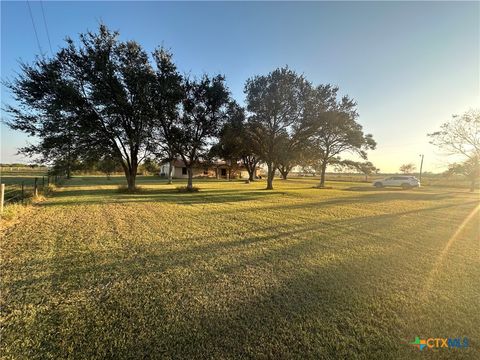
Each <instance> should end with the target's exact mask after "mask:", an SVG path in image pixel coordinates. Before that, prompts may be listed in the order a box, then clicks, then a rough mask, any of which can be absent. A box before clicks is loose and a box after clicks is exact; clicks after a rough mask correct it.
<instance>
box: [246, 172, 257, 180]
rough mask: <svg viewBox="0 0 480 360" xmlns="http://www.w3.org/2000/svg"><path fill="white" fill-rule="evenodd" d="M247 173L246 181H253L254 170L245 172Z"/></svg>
mask: <svg viewBox="0 0 480 360" xmlns="http://www.w3.org/2000/svg"><path fill="white" fill-rule="evenodd" d="M247 171H248V181H255V176H254V173H255V170H247Z"/></svg>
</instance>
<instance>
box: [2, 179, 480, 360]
mask: <svg viewBox="0 0 480 360" xmlns="http://www.w3.org/2000/svg"><path fill="white" fill-rule="evenodd" d="M316 181H317V180H311V179H291V180H287V181H280V180H278V181H277V180H276V181H275V190H274V191H272V192H269V191H265V190H263V189H264V187H265V183H263V182H255V183H251V184H245V183H243V182H240V181H239V182H235V181H232V182H228V181H198V182H196V184H195V185H197V186H198V187H199V188H200V191H199V192H198V193H178V191H177V190H176V187H177V186H179V185H184V182H180V181H177V182H175V183H174V184H172V185H167V184H166V183H165V182H162V181H160V180H159V179H158V178H154V177H144V178H140V179H139V183H138V185H139V186H141V189H142V191H141V192H139V193H137V194H124V193H119V192H118V186H119V184H121V183H122V182H123V179H122V178H120V177H119V178H116V177H114V178H112V180H105V179H104V178H101V177H85V178H74V179H72V180H70V181H69V182H67V184H66V186H64V187H63V188H60V189H59V190H58V191H57V192H56V193H55V194H54V196H53V197H51V198H49V199H48V200H47V201H46V202H43V203H41V204H38V205H36V206H35V209H34V213H33V214H29V216H28V217H26V218H23V219H22V223H21V226H18V225H17V226H16V227H13V228H11V229H10V230H9V232H8V233H7V234H6V236H5V237H4V238H3V240H2V269H1V273H2V303H1V305H2V327H3V333H2V341H1V346H2V350H1V354H2V356H4V357H6V358H29V359H31V358H39V359H45V358H68V357H75V358H85V359H91V358H142V357H143V358H161V357H173V358H181V359H190V358H242V357H243V358H275V359H278V358H378V359H380V358H382V359H384V358H395V359H397V358H405V359H410V358H412V357H414V356H418V355H419V354H418V353H417V352H418V350H417V349H415V348H413V347H412V346H410V345H408V343H409V342H410V341H413V340H414V338H415V336H420V337H459V336H461V337H463V336H466V337H468V338H469V340H470V345H471V346H470V348H469V349H466V350H456V351H455V350H451V349H443V350H442V351H439V352H437V353H435V358H442V357H443V358H449V357H451V356H452V352H455V354H454V355H455V356H457V357H459V358H461V357H465V358H474V357H475V356H476V355H478V346H479V342H478V339H479V338H480V331H479V326H478V324H479V323H480V315H479V314H480V305H479V303H480V302H479V300H480V299H479V291H478V279H479V276H480V264H479V258H480V256H479V255H480V249H479V238H478V236H479V218H478V216H473V217H471V219H470V220H469V221H468V222H466V223H464V224H463V226H462V229H461V230H460V231H458V233H456V231H457V229H458V227H459V226H460V225H461V224H462V222H464V220H465V218H466V217H467V216H468V215H469V214H470V213H471V212H472V210H473V209H474V208H475V207H476V206H478V204H479V199H478V194H469V193H468V192H466V191H461V190H451V189H429V188H421V189H417V190H411V191H403V190H397V189H382V190H375V189H374V188H372V187H371V186H368V185H366V184H364V185H362V184H358V183H357V184H356V183H344V182H342V183H329V184H328V185H330V186H332V187H333V189H330V190H319V189H314V188H313V186H314V185H315V184H316ZM453 235H455V241H452V242H451V243H450V244H449V245H448V251H446V252H445V250H444V249H445V247H446V246H447V244H448V241H449V239H450V238H451V237H452V236H453ZM440 257H441V261H439V258H440ZM434 268H435V272H434V274H435V275H434V278H432V279H429V275H431V274H432V271H433V269H434Z"/></svg>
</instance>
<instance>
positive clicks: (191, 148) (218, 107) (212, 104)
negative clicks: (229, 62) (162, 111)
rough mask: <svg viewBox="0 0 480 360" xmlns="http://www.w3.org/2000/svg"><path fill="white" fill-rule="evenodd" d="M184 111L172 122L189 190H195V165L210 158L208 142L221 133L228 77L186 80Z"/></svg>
mask: <svg viewBox="0 0 480 360" xmlns="http://www.w3.org/2000/svg"><path fill="white" fill-rule="evenodd" d="M184 89H185V98H184V100H183V102H182V111H181V115H180V116H178V117H177V118H176V119H175V122H174V124H173V125H172V132H173V134H174V135H173V136H172V139H175V141H174V146H173V147H174V149H175V153H177V154H179V156H180V157H181V158H182V160H183V162H184V164H185V166H186V168H187V174H188V184H187V190H188V191H192V190H193V167H194V166H195V165H196V164H198V162H199V160H200V159H204V158H208V153H209V145H211V143H212V141H213V139H214V138H216V137H217V136H218V134H219V131H220V129H221V127H222V125H223V122H224V121H225V118H226V111H227V105H228V104H229V102H230V98H229V91H228V89H227V87H226V85H225V78H224V77H223V76H221V75H217V76H213V77H209V76H207V75H204V76H203V77H202V78H201V79H200V80H194V81H191V80H186V81H185V84H184Z"/></svg>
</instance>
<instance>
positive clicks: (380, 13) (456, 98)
mask: <svg viewBox="0 0 480 360" xmlns="http://www.w3.org/2000/svg"><path fill="white" fill-rule="evenodd" d="M30 6H31V9H32V13H33V19H34V22H35V25H36V28H37V32H38V36H39V41H40V45H41V47H42V49H43V51H44V52H46V53H47V54H48V53H49V51H50V50H49V45H48V39H47V36H46V31H45V27H44V24H43V17H42V12H41V7H40V3H39V2H35V1H31V2H30ZM43 7H44V10H45V17H46V21H47V26H48V31H49V34H50V40H51V44H52V48H53V51H55V50H56V49H58V48H59V47H60V46H62V45H63V39H64V38H65V37H66V36H71V37H73V38H76V36H77V34H78V33H80V32H84V31H85V30H87V29H90V30H95V29H96V28H97V27H98V23H99V22H100V21H102V22H104V23H105V24H106V25H108V26H109V27H110V28H112V29H117V30H119V31H120V33H121V38H122V39H134V40H136V41H138V42H139V43H141V44H142V45H143V46H144V48H145V49H146V50H148V51H152V50H153V49H154V48H155V47H156V46H158V45H164V46H166V47H168V48H170V49H171V50H172V51H173V53H174V57H175V60H176V63H177V65H178V66H179V68H180V69H181V70H182V71H184V72H187V73H190V74H192V75H199V74H201V73H203V72H208V73H218V72H219V73H222V74H225V75H226V77H227V82H228V85H229V87H230V89H231V91H232V94H233V96H234V97H235V98H236V99H237V100H238V101H240V102H243V100H244V94H243V85H244V83H245V80H246V79H247V78H248V77H250V76H253V75H256V74H264V73H267V72H269V71H271V70H273V69H274V68H276V67H279V66H283V65H289V66H290V67H291V68H292V69H294V70H296V71H297V72H299V73H303V74H305V76H306V77H307V78H308V79H309V80H310V81H312V82H313V83H315V84H320V83H333V84H336V85H338V86H339V87H340V91H341V93H342V94H348V95H350V96H351V97H353V98H354V99H356V100H357V102H358V109H359V113H360V119H359V121H360V123H361V124H362V125H363V126H364V128H365V131H366V132H369V133H372V134H373V135H374V138H375V139H376V140H377V142H378V148H377V150H375V151H372V152H370V154H369V159H370V160H371V161H373V162H374V164H375V165H377V167H379V168H380V169H381V170H382V171H384V172H393V171H396V170H397V169H398V167H399V166H400V165H401V164H403V163H406V162H414V163H417V164H418V163H419V154H420V153H424V154H425V164H424V169H425V170H427V171H433V172H438V171H441V170H443V169H444V168H445V165H446V163H447V162H448V158H446V157H445V156H443V155H442V154H441V153H440V152H439V151H437V150H435V149H434V148H433V147H432V146H431V145H429V144H428V138H427V137H426V134H427V133H429V132H432V131H435V130H436V129H438V127H439V125H440V124H441V123H442V122H444V121H447V120H449V119H450V117H451V115H452V114H455V113H462V112H464V111H466V110H468V109H469V108H473V107H479V106H480V89H479V79H480V75H479V63H480V58H479V46H480V35H479V32H480V30H479V29H480V5H479V3H478V2H469V3H458V2H439V3H433V2H405V3H392V2H337V3H329V2H302V3H298V2H297V3H294V2H263V3H260V2H246V3H240V2H205V3H204V2H195V3H191V2H177V3H171V2H49V1H44V2H43ZM38 53H39V49H38V45H37V42H36V39H35V34H34V31H33V26H32V21H31V19H30V16H29V12H28V6H27V3H26V2H5V1H2V3H1V77H2V79H4V80H5V79H9V78H10V79H11V78H12V76H14V74H15V72H16V71H17V70H18V60H19V59H21V60H23V61H27V62H30V61H32V60H33V59H34V56H35V55H36V54H38ZM1 97H2V99H1V100H2V103H9V102H10V101H11V99H10V97H9V94H8V92H6V90H5V88H4V87H3V86H2V90H1ZM3 116H4V114H2V117H3ZM1 130H2V134H1V140H2V145H1V162H13V161H28V159H25V158H23V157H22V156H15V155H14V154H15V153H16V148H18V147H21V146H23V145H24V144H25V143H26V141H34V139H27V137H26V136H25V135H23V134H20V133H17V132H13V131H11V130H9V129H6V128H5V126H4V125H2V129H1ZM345 157H348V155H346V156H345Z"/></svg>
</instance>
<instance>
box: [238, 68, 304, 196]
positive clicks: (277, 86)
mask: <svg viewBox="0 0 480 360" xmlns="http://www.w3.org/2000/svg"><path fill="white" fill-rule="evenodd" d="M308 88H309V84H308V83H307V82H306V80H305V79H304V78H303V76H299V75H297V74H296V73H295V72H294V71H292V70H290V69H288V68H279V69H276V70H274V71H272V72H271V73H269V74H267V75H262V76H255V77H253V78H250V79H248V80H247V82H246V84H245V94H246V102H247V110H248V111H249V112H250V114H251V115H250V118H249V123H250V124H251V129H252V132H251V135H252V136H251V140H252V143H253V148H254V149H255V150H256V153H257V154H258V155H259V156H260V158H261V159H262V161H263V162H265V163H266V165H267V169H268V173H267V190H272V189H273V178H274V175H275V169H276V167H277V164H278V162H279V154H280V148H281V147H282V145H283V144H284V139H285V138H286V137H289V136H290V135H291V132H292V131H293V128H294V127H295V126H300V124H301V123H302V119H303V101H304V99H305V92H306V91H307V90H308Z"/></svg>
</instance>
